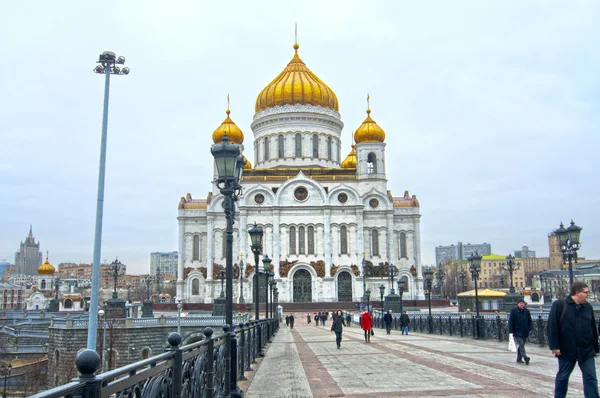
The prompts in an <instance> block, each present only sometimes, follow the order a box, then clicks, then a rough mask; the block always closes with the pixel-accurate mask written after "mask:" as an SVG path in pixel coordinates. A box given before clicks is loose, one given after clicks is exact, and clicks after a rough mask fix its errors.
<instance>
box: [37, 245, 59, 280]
mask: <svg viewBox="0 0 600 398" xmlns="http://www.w3.org/2000/svg"><path fill="white" fill-rule="evenodd" d="M55 271H56V270H55V269H54V266H53V265H52V264H50V262H48V252H47V251H46V262H44V264H42V265H40V266H39V267H38V274H40V275H54V272H55Z"/></svg>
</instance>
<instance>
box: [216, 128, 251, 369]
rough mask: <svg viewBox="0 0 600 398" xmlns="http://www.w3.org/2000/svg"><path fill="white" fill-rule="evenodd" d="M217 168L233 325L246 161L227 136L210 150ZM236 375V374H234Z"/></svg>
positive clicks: (227, 303)
mask: <svg viewBox="0 0 600 398" xmlns="http://www.w3.org/2000/svg"><path fill="white" fill-rule="evenodd" d="M210 152H211V153H212V155H213V157H214V159H215V166H216V168H217V174H218V176H217V180H216V185H217V188H219V191H220V192H221V195H223V196H224V197H225V199H224V202H223V208H224V210H225V218H226V219H227V228H226V235H225V237H226V239H225V243H226V250H225V272H226V287H225V323H226V324H227V325H229V326H232V324H233V219H234V217H235V205H234V202H235V201H236V200H237V199H238V197H239V195H240V193H241V190H242V187H241V185H240V184H241V179H242V174H243V172H244V163H245V161H244V159H243V157H242V154H241V151H240V148H239V147H237V146H236V145H233V144H230V143H229V137H227V134H225V135H224V136H223V140H222V141H221V143H220V144H215V145H213V146H212V148H211V149H210ZM240 158H241V160H240ZM232 374H234V373H232Z"/></svg>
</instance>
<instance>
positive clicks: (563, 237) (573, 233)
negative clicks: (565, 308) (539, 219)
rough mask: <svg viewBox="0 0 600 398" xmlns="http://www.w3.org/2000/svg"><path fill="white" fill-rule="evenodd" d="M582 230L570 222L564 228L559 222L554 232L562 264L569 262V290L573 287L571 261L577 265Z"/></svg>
mask: <svg viewBox="0 0 600 398" xmlns="http://www.w3.org/2000/svg"><path fill="white" fill-rule="evenodd" d="M582 229H583V228H581V227H578V226H577V225H575V223H574V222H573V220H571V225H569V228H565V226H564V225H563V223H562V222H561V223H560V227H559V228H558V229H557V230H556V231H554V233H555V234H556V237H557V238H558V245H559V246H560V250H561V251H562V252H563V264H564V263H565V262H567V261H568V262H569V290H570V289H571V286H573V261H575V264H577V251H578V250H579V249H581V243H580V242H579V238H580V236H581V230H582Z"/></svg>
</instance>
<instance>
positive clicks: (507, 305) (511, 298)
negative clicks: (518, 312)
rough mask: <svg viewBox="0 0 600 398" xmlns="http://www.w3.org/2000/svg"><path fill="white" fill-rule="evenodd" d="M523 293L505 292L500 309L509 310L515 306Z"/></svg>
mask: <svg viewBox="0 0 600 398" xmlns="http://www.w3.org/2000/svg"><path fill="white" fill-rule="evenodd" d="M522 298H523V295H522V294H518V293H507V294H506V296H504V298H503V299H502V311H504V312H510V310H512V309H513V308H515V307H516V306H517V301H518V300H519V299H522Z"/></svg>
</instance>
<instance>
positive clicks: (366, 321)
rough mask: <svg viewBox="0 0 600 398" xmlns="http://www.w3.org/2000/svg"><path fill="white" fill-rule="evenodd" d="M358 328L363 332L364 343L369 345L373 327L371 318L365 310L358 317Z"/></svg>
mask: <svg viewBox="0 0 600 398" xmlns="http://www.w3.org/2000/svg"><path fill="white" fill-rule="evenodd" d="M360 327H361V328H362V330H363V331H364V332H365V343H370V342H371V333H372V332H373V331H372V330H371V328H372V327H373V318H371V314H369V311H368V310H367V309H366V308H365V310H364V311H363V313H362V315H361V316H360Z"/></svg>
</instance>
